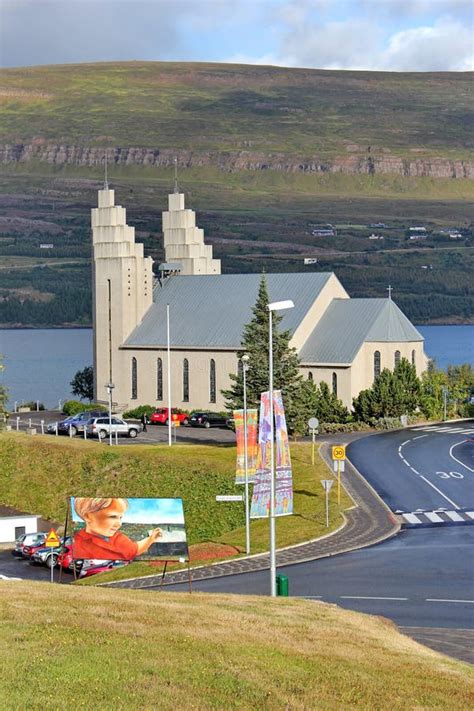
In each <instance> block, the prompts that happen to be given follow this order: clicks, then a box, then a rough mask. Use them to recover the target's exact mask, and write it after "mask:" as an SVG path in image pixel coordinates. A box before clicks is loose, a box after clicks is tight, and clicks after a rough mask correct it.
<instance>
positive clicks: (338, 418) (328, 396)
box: [315, 382, 349, 422]
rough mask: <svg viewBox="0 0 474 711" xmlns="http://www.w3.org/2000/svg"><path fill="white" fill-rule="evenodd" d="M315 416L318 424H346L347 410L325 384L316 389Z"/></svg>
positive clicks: (320, 384) (322, 383)
mask: <svg viewBox="0 0 474 711" xmlns="http://www.w3.org/2000/svg"><path fill="white" fill-rule="evenodd" d="M315 415H316V417H317V418H318V420H319V421H320V422H347V421H348V419H349V410H348V409H347V407H346V406H345V405H344V403H343V402H342V400H339V398H338V397H337V395H335V394H334V393H332V392H331V391H330V390H329V385H328V384H327V383H325V382H321V383H319V386H318V387H317V388H316V409H315Z"/></svg>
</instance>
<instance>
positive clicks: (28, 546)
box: [21, 533, 47, 558]
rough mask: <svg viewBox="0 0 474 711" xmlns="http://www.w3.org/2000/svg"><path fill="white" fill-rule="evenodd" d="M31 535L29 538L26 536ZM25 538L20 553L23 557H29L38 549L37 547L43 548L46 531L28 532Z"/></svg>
mask: <svg viewBox="0 0 474 711" xmlns="http://www.w3.org/2000/svg"><path fill="white" fill-rule="evenodd" d="M28 535H31V536H32V537H31V538H28ZM28 535H27V539H26V540H25V541H24V542H23V547H22V551H21V555H22V557H23V558H31V556H32V555H33V553H34V552H35V551H37V550H38V548H44V543H45V541H46V536H47V534H46V533H35V534H28Z"/></svg>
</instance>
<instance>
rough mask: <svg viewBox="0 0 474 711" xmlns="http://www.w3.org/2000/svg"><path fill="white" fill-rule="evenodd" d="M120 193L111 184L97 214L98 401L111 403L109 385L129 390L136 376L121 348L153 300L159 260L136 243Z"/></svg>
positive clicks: (94, 241)
mask: <svg viewBox="0 0 474 711" xmlns="http://www.w3.org/2000/svg"><path fill="white" fill-rule="evenodd" d="M114 192H115V191H114V190H110V189H109V187H108V184H107V182H106V183H105V184H104V188H103V190H99V202H98V207H97V208H94V209H93V210H92V211H91V222H92V249H93V319H94V376H95V377H94V388H95V392H94V399H95V400H96V401H101V400H106V399H107V390H106V385H107V383H114V384H115V386H116V387H117V390H116V391H115V392H122V393H123V392H126V389H125V390H124V389H123V387H124V385H123V383H122V381H124V382H126V383H129V381H130V378H129V373H128V366H126V367H124V366H125V363H122V362H121V361H122V358H123V356H122V353H121V351H120V350H119V349H120V346H121V345H122V343H123V342H124V341H125V339H126V338H127V336H128V335H129V334H130V333H131V332H132V331H133V329H134V328H135V326H137V324H138V323H139V322H140V321H141V319H142V318H143V316H144V314H145V313H146V311H147V310H148V309H149V308H150V306H151V305H152V301H153V270H152V264H153V260H152V258H151V257H144V256H143V245H142V244H135V228H134V227H130V226H129V225H127V221H126V210H125V208H123V207H120V206H119V205H115V195H114ZM125 370H126V371H127V372H126V373H125ZM126 387H127V386H125V388H126Z"/></svg>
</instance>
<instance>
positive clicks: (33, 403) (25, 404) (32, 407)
mask: <svg viewBox="0 0 474 711" xmlns="http://www.w3.org/2000/svg"><path fill="white" fill-rule="evenodd" d="M20 407H29V408H30V410H36V400H30V401H29V402H22V403H21V405H20ZM39 409H40V410H44V405H43V403H42V402H40V403H39Z"/></svg>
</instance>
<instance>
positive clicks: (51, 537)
mask: <svg viewBox="0 0 474 711" xmlns="http://www.w3.org/2000/svg"><path fill="white" fill-rule="evenodd" d="M60 543H61V541H60V540H59V538H58V534H57V533H56V531H55V530H54V528H52V529H51V531H50V532H49V533H48V535H47V536H46V541H45V543H44V545H45V546H46V548H56V546H59V544H60Z"/></svg>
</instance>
